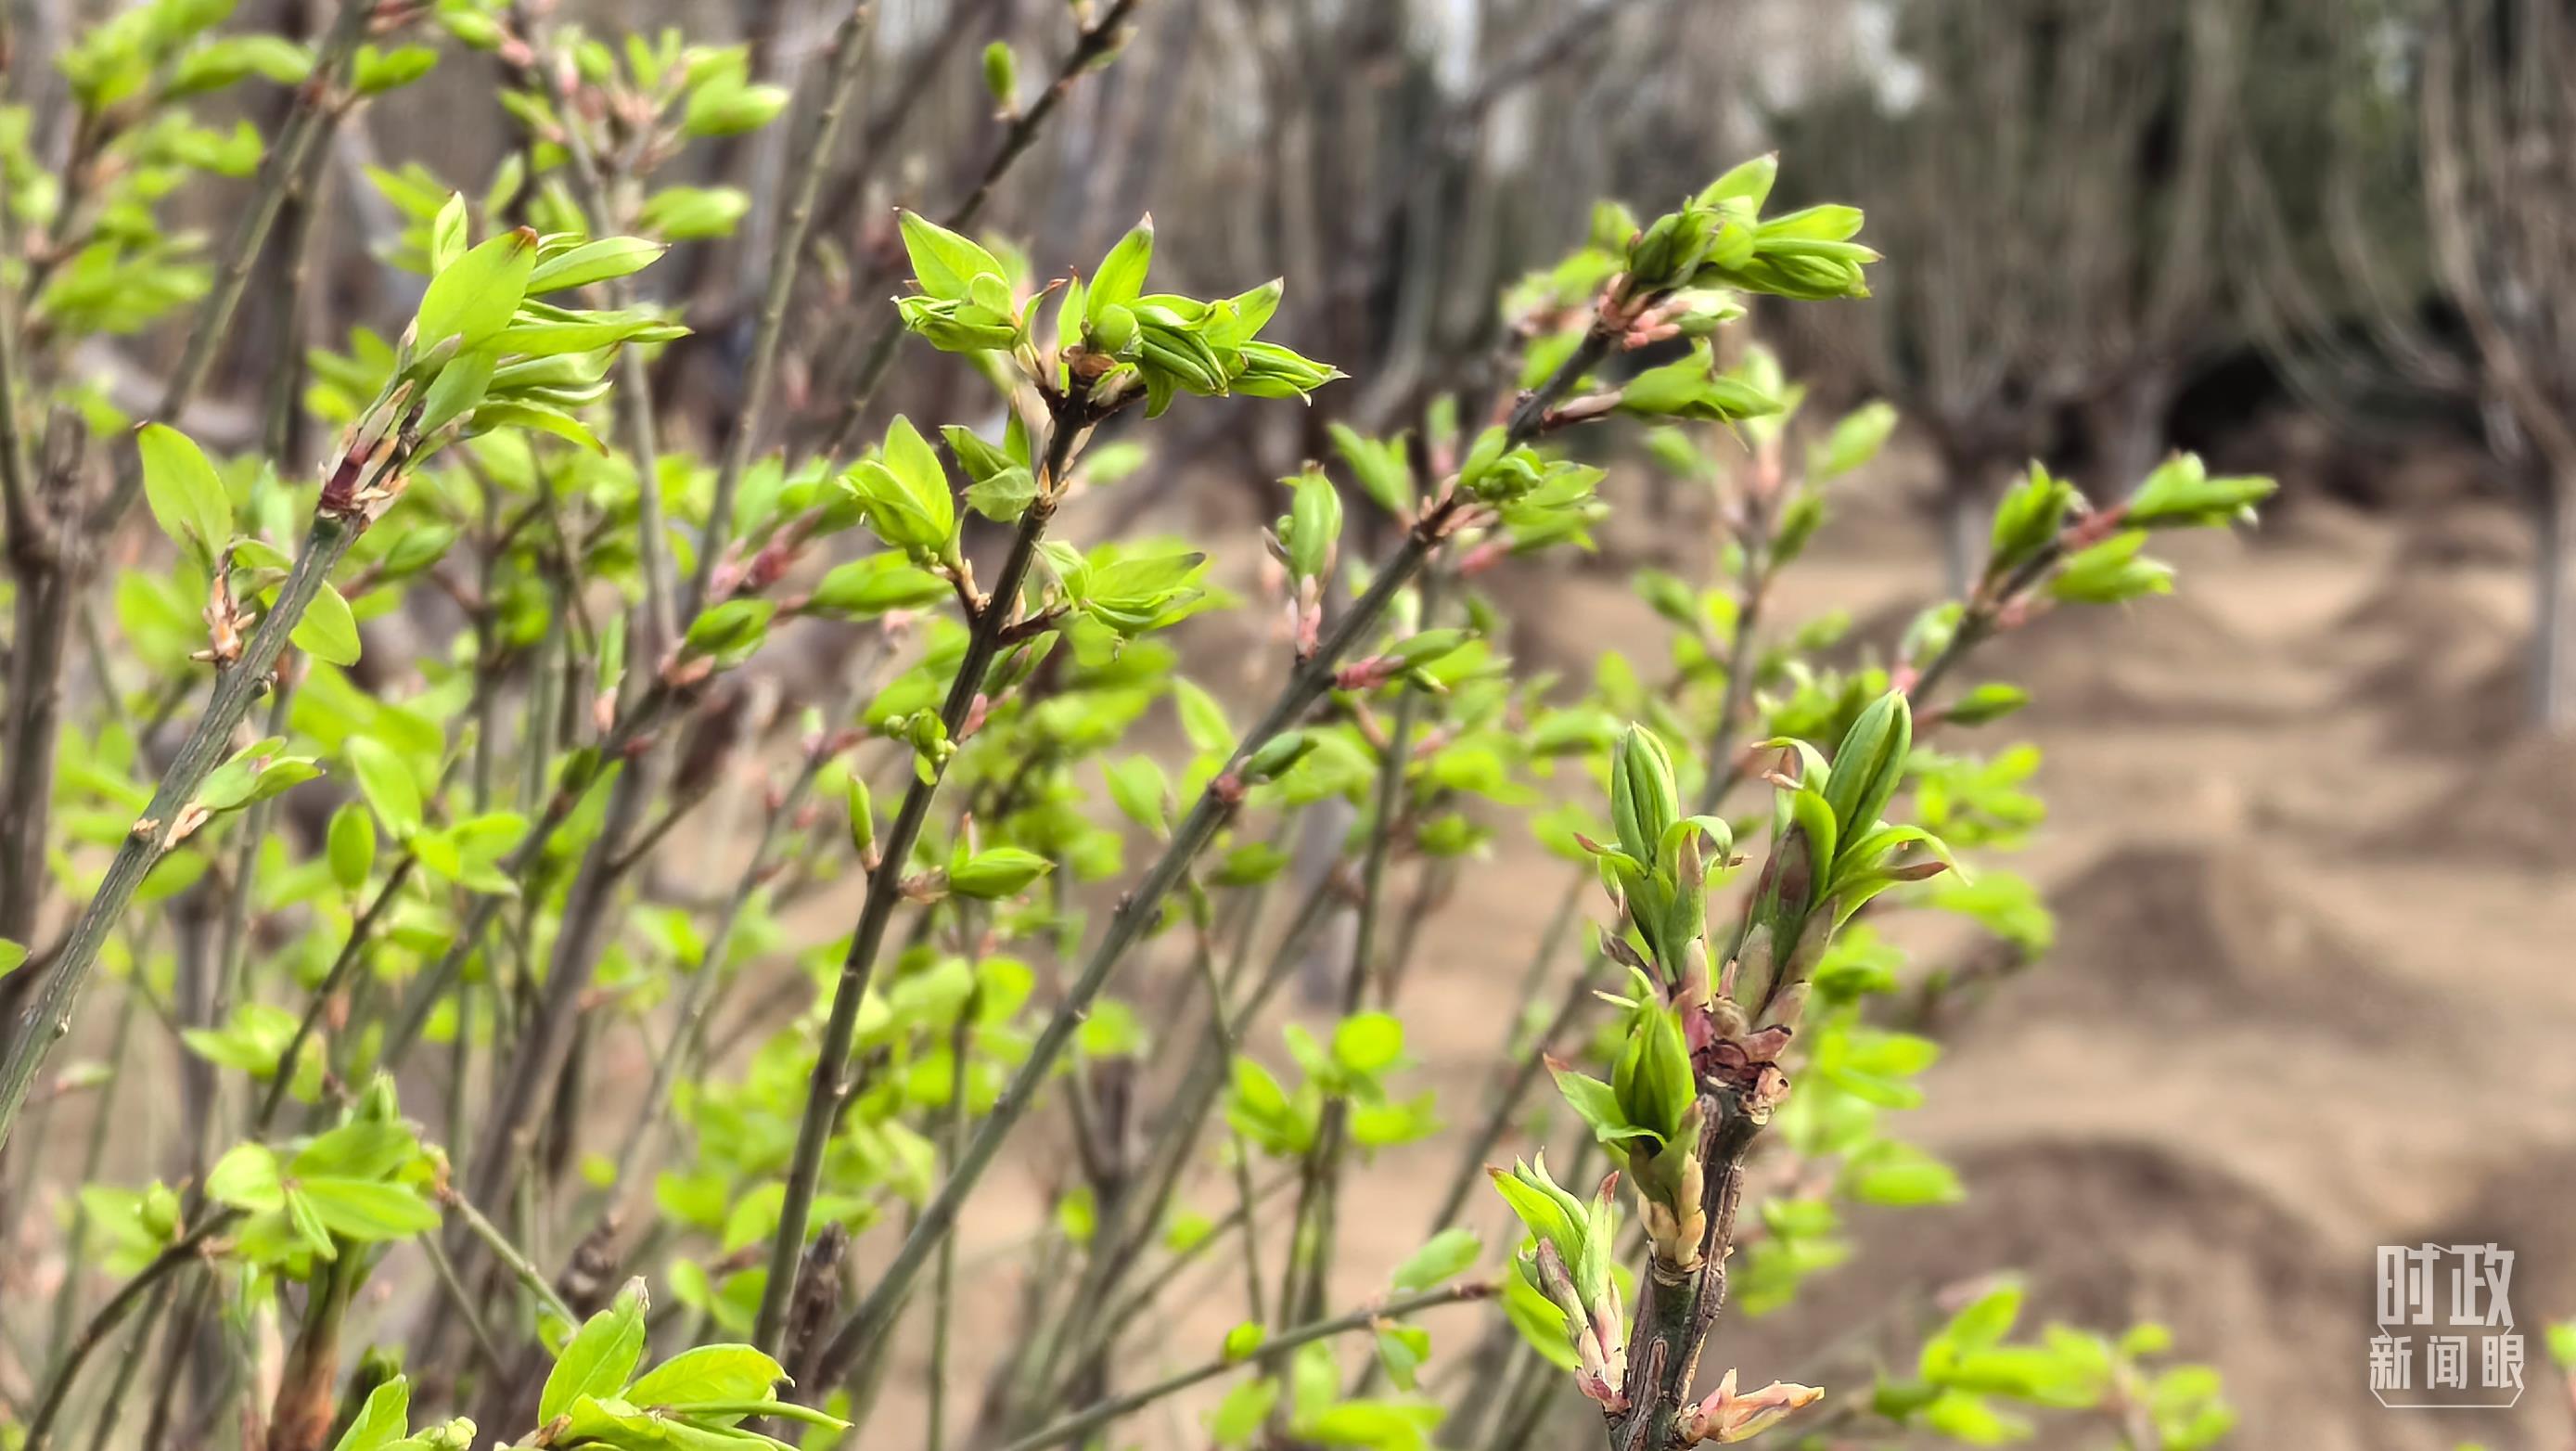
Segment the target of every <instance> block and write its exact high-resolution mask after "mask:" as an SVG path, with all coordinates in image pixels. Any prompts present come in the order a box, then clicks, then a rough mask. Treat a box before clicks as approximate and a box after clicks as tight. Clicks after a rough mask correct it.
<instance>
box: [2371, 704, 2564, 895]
mask: <svg viewBox="0 0 2576 1451" xmlns="http://www.w3.org/2000/svg"><path fill="white" fill-rule="evenodd" d="M2387 845H2388V849H2389V850H2391V851H2393V852H2399V853H2404V854H2407V855H2424V854H2432V855H2438V856H2441V857H2444V858H2448V859H2450V860H2454V861H2460V860H2467V861H2475V862H2481V863H2495V864H2505V865H2516V864H2518V865H2522V866H2525V867H2528V868H2530V869H2532V870H2535V871H2547V870H2551V869H2557V868H2566V867H2571V866H2576V741H2563V740H2552V739H2550V738H2549V737H2547V736H2541V735H2526V736H2524V737H2522V738H2520V739H2518V740H2515V741H2513V742H2511V743H2510V744H2508V745H2505V746H2504V747H2502V748H2501V749H2499V750H2496V751H2494V752H2493V753H2491V754H2487V755H2484V756H2482V757H2481V758H2480V759H2479V760H2478V761H2477V762H2476V763H2475V764H2474V765H2472V766H2470V767H2469V769H2468V771H2467V772H2466V773H2465V775H2464V776H2463V777H2462V778H2461V780H2460V782H2459V784H2457V785H2455V786H2452V787H2449V788H2447V789H2445V790H2443V791H2442V792H2441V793H2439V794H2438V795H2436V796H2435V797H2434V798H2433V799H2432V800H2430V801H2428V802H2426V803H2424V804H2423V805H2422V806H2421V807H2418V808H2417V809H2416V810H2415V811H2414V813H2413V814H2412V815H2411V816H2410V817H2409V819H2408V820H2407V822H2406V824H2405V826H2404V828H2403V830H2402V831H2401V832H2400V833H2399V834H2398V835H2397V836H2395V837H2393V838H2392V839H2391V840H2390V841H2389V842H2388V843H2387Z"/></svg>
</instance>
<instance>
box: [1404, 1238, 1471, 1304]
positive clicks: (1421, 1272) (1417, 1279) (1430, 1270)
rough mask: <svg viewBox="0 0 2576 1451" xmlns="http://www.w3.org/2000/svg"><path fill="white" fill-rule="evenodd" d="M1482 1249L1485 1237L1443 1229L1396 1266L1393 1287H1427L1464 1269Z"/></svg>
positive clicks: (1465, 1269) (1462, 1271)
mask: <svg viewBox="0 0 2576 1451" xmlns="http://www.w3.org/2000/svg"><path fill="white" fill-rule="evenodd" d="M1484 1250H1485V1244H1484V1241H1483V1240H1481V1239H1479V1238H1477V1237H1476V1232H1475V1231H1474V1230H1472V1229H1444V1230H1442V1231H1440V1232H1439V1233H1438V1234H1435V1235H1433V1236H1432V1237H1431V1242H1430V1243H1428V1244H1426V1245H1424V1246H1423V1247H1422V1248H1420V1249H1418V1250H1415V1251H1414V1252H1413V1253H1412V1254H1410V1255H1407V1256H1406V1257H1405V1260H1404V1263H1402V1264H1400V1265H1397V1266H1396V1267H1395V1280H1394V1284H1395V1288H1396V1289H1398V1290H1402V1291H1413V1290H1428V1289H1430V1288H1431V1287H1432V1286H1434V1285H1437V1284H1439V1283H1440V1282H1441V1281H1443V1280H1446V1279H1449V1278H1451V1277H1452V1276H1455V1275H1459V1274H1463V1273H1465V1272H1466V1271H1467V1269H1468V1267H1470V1266H1472V1265H1473V1264H1475V1263H1476V1257H1477V1256H1478V1255H1480V1254H1482V1253H1484Z"/></svg>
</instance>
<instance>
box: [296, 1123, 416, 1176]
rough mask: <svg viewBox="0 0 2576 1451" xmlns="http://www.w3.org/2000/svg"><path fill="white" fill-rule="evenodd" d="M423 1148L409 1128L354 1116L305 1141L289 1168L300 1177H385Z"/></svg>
mask: <svg viewBox="0 0 2576 1451" xmlns="http://www.w3.org/2000/svg"><path fill="white" fill-rule="evenodd" d="M419 1152H420V1141H419V1140H418V1139H416V1138H414V1137H412V1133H411V1131H410V1130H409V1129H406V1128H404V1127H402V1126H401V1125H399V1124H391V1123H385V1122H383V1121H381V1120H378V1119H354V1120H352V1121H350V1122H348V1123H345V1124H342V1125H340V1126H339V1127H338V1128H336V1129H333V1130H331V1131H330V1132H329V1133H326V1134H323V1135H322V1136H321V1137H319V1138H316V1139H315V1140H314V1141H313V1142H311V1143H309V1144H306V1145H305V1146H304V1147H303V1149H301V1150H300V1151H298V1152H297V1154H296V1155H295V1159H294V1161H293V1162H292V1163H291V1164H289V1165H288V1166H287V1172H288V1173H290V1174H292V1175H294V1176H295V1177H296V1178H298V1179H304V1178H310V1177H314V1176H322V1177H328V1178H335V1179H382V1178H384V1177H386V1176H387V1175H389V1174H391V1173H393V1172H394V1171H395V1170H396V1169H399V1168H401V1167H402V1166H403V1165H404V1164H405V1163H407V1162H409V1161H410V1159H411V1158H412V1156H414V1155H415V1154H418V1153H419Z"/></svg>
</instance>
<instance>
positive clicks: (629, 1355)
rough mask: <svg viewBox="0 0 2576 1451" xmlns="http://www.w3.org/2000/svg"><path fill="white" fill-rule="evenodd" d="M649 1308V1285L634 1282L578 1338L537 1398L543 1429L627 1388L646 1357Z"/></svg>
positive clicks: (557, 1360) (558, 1358)
mask: <svg viewBox="0 0 2576 1451" xmlns="http://www.w3.org/2000/svg"><path fill="white" fill-rule="evenodd" d="M645 1304H646V1297H645V1294H644V1282H643V1281H642V1280H641V1279H633V1280H628V1281H627V1282H626V1287H625V1288H624V1289H622V1290H620V1291H618V1292H617V1299H616V1302H615V1303H613V1304H611V1305H610V1306H609V1307H608V1308H607V1309H605V1310H602V1311H600V1312H599V1313H598V1314H596V1315H593V1316H591V1317H590V1318H589V1319H588V1320H586V1321H584V1322H582V1327H581V1329H579V1330H577V1331H575V1332H573V1337H572V1339H571V1340H569V1341H566V1342H565V1343H564V1348H563V1353H562V1354H560V1355H558V1356H556V1357H555V1368H554V1370H553V1371H552V1372H550V1373H549V1374H548V1375H547V1376H546V1386H545V1390H544V1391H543V1393H541V1394H540V1395H539V1396H538V1397H537V1422H538V1424H540V1425H544V1424H547V1423H549V1422H551V1421H553V1420H554V1418H555V1417H557V1416H560V1415H564V1414H566V1413H567V1412H569V1411H571V1409H572V1406H573V1402H574V1401H576V1400H578V1399H580V1398H581V1397H583V1396H590V1397H594V1398H604V1397H611V1396H615V1395H616V1394H617V1393H618V1392H619V1391H622V1390H624V1389H625V1388H626V1379H627V1377H628V1376H631V1375H633V1374H634V1373H635V1362H636V1359H637V1358H638V1357H640V1356H641V1355H643V1353H644V1310H645Z"/></svg>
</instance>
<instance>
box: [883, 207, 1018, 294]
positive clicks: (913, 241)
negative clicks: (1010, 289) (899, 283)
mask: <svg viewBox="0 0 2576 1451" xmlns="http://www.w3.org/2000/svg"><path fill="white" fill-rule="evenodd" d="M900 221H901V226H902V230H903V250H904V255H905V256H907V257H909V258H910V259H911V261H912V277H913V280H914V281H915V282H918V283H920V284H921V290H922V291H924V292H926V293H929V294H930V295H931V296H933V297H936V298H941V299H943V300H947V301H952V302H962V301H964V300H965V299H966V296H967V292H968V290H969V289H970V288H971V286H972V285H973V283H974V281H975V279H976V278H978V277H982V276H986V275H988V274H989V275H991V276H995V277H999V276H1002V275H1003V272H1002V264H1001V263H1000V262H999V261H997V260H995V258H994V256H993V254H992V253H990V252H987V251H985V250H984V249H983V248H982V247H980V246H978V245H976V244H975V242H974V241H973V240H972V239H971V238H968V237H964V236H961V235H959V234H958V233H955V232H952V231H950V230H948V229H947V228H946V227H943V226H941V225H939V224H938V223H937V222H934V221H932V220H930V219H929V218H928V217H925V216H923V215H921V214H920V213H919V212H914V211H906V212H904V213H903V214H902V217H901V219H900Z"/></svg>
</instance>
